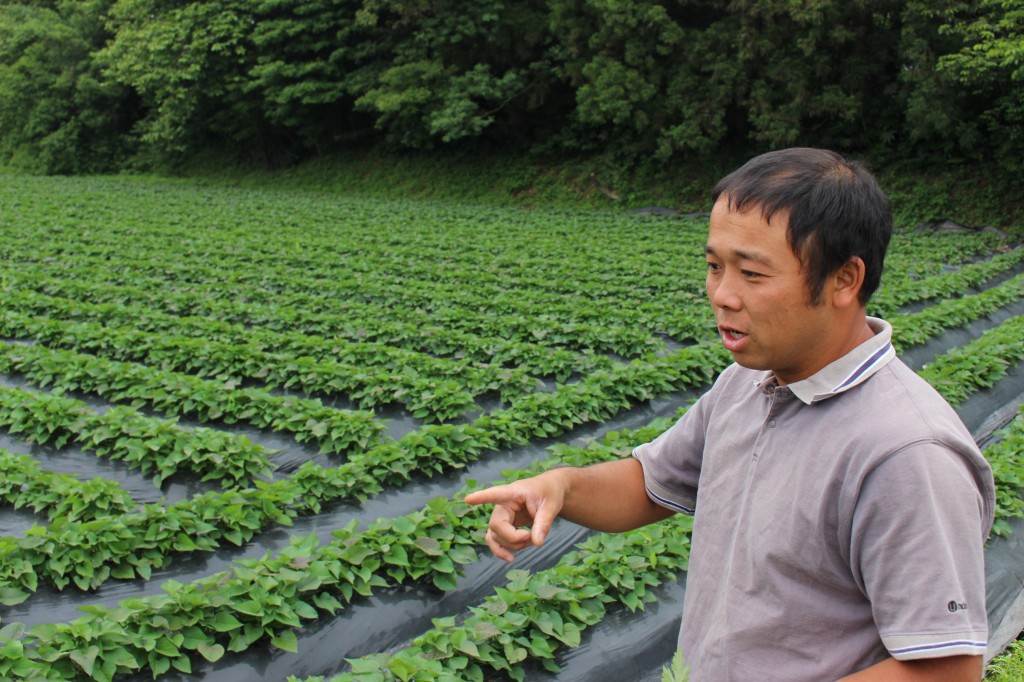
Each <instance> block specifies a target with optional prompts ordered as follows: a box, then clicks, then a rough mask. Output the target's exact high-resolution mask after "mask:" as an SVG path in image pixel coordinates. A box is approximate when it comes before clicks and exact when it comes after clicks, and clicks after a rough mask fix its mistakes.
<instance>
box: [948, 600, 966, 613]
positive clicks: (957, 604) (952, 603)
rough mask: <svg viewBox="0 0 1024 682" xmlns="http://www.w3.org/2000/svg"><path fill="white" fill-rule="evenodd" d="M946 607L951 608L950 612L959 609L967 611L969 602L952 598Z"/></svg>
mask: <svg viewBox="0 0 1024 682" xmlns="http://www.w3.org/2000/svg"><path fill="white" fill-rule="evenodd" d="M946 608H947V609H949V612H950V613H956V612H957V611H966V610H967V602H957V601H956V600H952V601H950V602H949V603H948V604H946Z"/></svg>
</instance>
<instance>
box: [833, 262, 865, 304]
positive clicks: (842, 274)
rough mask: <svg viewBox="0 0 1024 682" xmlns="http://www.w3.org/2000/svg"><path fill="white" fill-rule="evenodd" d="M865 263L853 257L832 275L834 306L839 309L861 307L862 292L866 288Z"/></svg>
mask: <svg viewBox="0 0 1024 682" xmlns="http://www.w3.org/2000/svg"><path fill="white" fill-rule="evenodd" d="M865 269H866V268H865V266H864V261H863V260H861V258H860V256H853V257H852V258H850V260H848V261H846V262H845V263H843V264H842V265H841V266H839V269H838V270H836V271H835V272H834V273H832V285H833V289H832V304H833V305H834V306H836V307H837V308H846V307H849V306H851V305H855V306H859V305H860V290H861V288H862V287H863V286H864V271H865Z"/></svg>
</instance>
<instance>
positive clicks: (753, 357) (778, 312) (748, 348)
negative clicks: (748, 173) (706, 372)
mask: <svg viewBox="0 0 1024 682" xmlns="http://www.w3.org/2000/svg"><path fill="white" fill-rule="evenodd" d="M788 220H789V218H788V215H786V214H785V213H781V214H780V213H776V214H775V215H774V216H773V217H772V222H771V223H768V222H767V221H765V219H764V218H763V217H762V216H761V210H760V207H754V208H753V209H752V210H748V211H744V212H742V213H739V212H735V211H730V210H729V209H728V206H727V198H726V197H724V196H723V197H720V198H719V200H718V201H717V202H716V203H715V206H714V208H713V209H712V211H711V226H710V229H709V231H708V241H707V246H706V247H705V251H706V255H707V263H708V272H707V291H708V299H709V300H710V302H711V306H712V308H713V309H714V312H715V321H716V322H717V324H718V331H719V334H720V335H721V338H722V343H723V345H724V346H725V347H726V349H727V350H729V351H730V352H731V353H732V356H733V359H734V360H735V361H736V362H737V363H738V364H740V365H742V366H744V367H748V368H750V369H763V370H772V371H773V372H774V373H775V376H776V378H777V379H778V380H779V382H780V383H782V384H789V383H793V382H795V381H799V380H801V379H806V378H807V377H809V376H810V375H812V374H814V373H815V372H817V371H818V370H819V369H821V368H822V367H824V366H825V365H827V364H828V363H829V362H831V361H832V360H833V359H835V358H834V357H832V351H833V350H834V349H832V348H831V347H830V343H829V342H828V339H829V338H830V336H831V335H830V333H829V331H830V330H831V329H832V328H833V325H834V323H835V320H834V318H833V317H832V309H831V306H830V305H829V293H830V289H831V287H830V286H829V285H826V288H825V291H824V292H823V293H824V298H823V304H822V305H813V304H812V303H811V301H810V295H809V293H808V290H807V283H806V279H805V273H804V271H803V269H802V267H801V264H800V259H798V258H797V256H796V254H794V253H793V251H792V249H791V248H790V246H789V241H788V239H787V236H786V228H787V224H788Z"/></svg>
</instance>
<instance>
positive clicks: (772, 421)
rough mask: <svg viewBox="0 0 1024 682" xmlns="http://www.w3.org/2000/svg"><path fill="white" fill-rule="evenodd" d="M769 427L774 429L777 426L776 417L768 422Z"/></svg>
mask: <svg viewBox="0 0 1024 682" xmlns="http://www.w3.org/2000/svg"><path fill="white" fill-rule="evenodd" d="M768 428H769V429H774V428H775V420H774V419H772V420H771V421H770V422H768Z"/></svg>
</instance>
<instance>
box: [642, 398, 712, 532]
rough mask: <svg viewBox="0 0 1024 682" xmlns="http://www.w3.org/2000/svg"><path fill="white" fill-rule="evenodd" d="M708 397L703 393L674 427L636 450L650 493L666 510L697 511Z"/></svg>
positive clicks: (648, 494) (652, 498)
mask: <svg viewBox="0 0 1024 682" xmlns="http://www.w3.org/2000/svg"><path fill="white" fill-rule="evenodd" d="M708 400H710V398H709V397H708V395H707V394H705V395H704V396H701V398H700V399H699V400H698V401H697V402H696V403H694V404H693V406H692V407H690V409H689V410H687V411H686V413H685V414H684V415H683V416H682V417H681V418H680V419H679V421H677V422H676V423H675V424H673V425H672V427H671V428H669V429H668V430H667V431H665V432H664V433H662V434H661V435H660V436H658V437H657V438H655V439H654V440H653V441H651V442H650V443H645V444H643V445H641V446H639V447H637V448H636V449H634V450H633V457H635V458H636V459H637V460H639V461H640V464H641V465H642V466H643V470H644V486H645V487H646V489H647V496H648V497H650V498H651V500H652V501H654V502H655V503H656V504H658V505H660V506H662V507H665V508H666V509H670V510H672V511H675V512H681V513H683V514H693V513H694V510H695V509H696V507H697V482H698V480H699V479H700V467H701V459H702V456H703V452H704V410H705V409H706V406H707V402H708Z"/></svg>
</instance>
